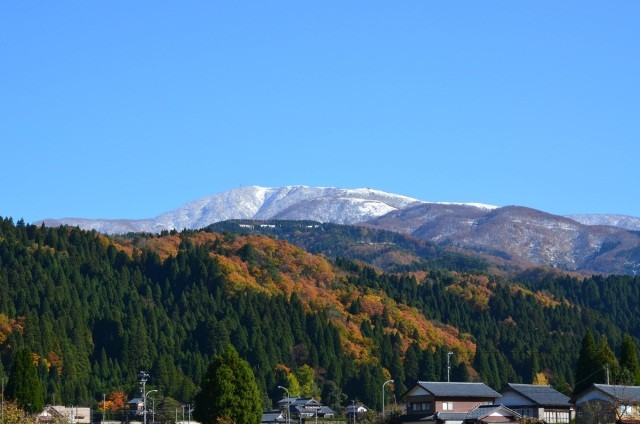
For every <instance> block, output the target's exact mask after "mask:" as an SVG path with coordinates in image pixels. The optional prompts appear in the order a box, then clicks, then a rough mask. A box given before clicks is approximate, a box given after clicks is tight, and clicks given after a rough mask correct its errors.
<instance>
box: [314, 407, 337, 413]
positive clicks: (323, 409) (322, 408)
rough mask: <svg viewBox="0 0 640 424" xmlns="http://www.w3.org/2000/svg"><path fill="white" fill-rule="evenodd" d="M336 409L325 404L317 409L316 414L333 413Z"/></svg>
mask: <svg viewBox="0 0 640 424" xmlns="http://www.w3.org/2000/svg"><path fill="white" fill-rule="evenodd" d="M335 413H336V411H334V410H333V409H331V408H329V407H328V406H326V405H322V407H321V408H320V409H318V414H335Z"/></svg>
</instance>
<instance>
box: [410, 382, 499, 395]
mask: <svg viewBox="0 0 640 424" xmlns="http://www.w3.org/2000/svg"><path fill="white" fill-rule="evenodd" d="M418 384H419V385H420V386H421V387H422V388H423V389H425V390H427V391H428V392H430V393H432V394H433V395H434V396H437V397H447V396H451V397H453V396H455V397H470V398H494V399H497V398H499V397H500V396H501V395H500V393H498V392H496V391H495V390H493V389H492V388H491V387H489V386H487V385H486V384H484V383H444V382H432V381H418Z"/></svg>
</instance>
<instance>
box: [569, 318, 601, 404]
mask: <svg viewBox="0 0 640 424" xmlns="http://www.w3.org/2000/svg"><path fill="white" fill-rule="evenodd" d="M599 369H600V365H599V364H598V352H597V349H596V341H595V339H594V338H593V335H592V334H591V331H589V330H587V332H586V333H585V335H584V337H583V338H582V345H581V347H580V356H579V357H578V363H577V365H576V374H575V382H576V384H575V387H574V389H573V393H574V394H578V393H580V392H582V391H583V390H585V389H586V388H588V387H589V386H591V384H593V383H595V382H597V378H598V371H599Z"/></svg>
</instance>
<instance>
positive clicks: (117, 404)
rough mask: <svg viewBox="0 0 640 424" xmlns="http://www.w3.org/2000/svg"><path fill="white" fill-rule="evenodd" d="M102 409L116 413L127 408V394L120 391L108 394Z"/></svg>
mask: <svg viewBox="0 0 640 424" xmlns="http://www.w3.org/2000/svg"><path fill="white" fill-rule="evenodd" d="M104 407H105V408H106V410H108V411H118V410H121V409H125V408H126V407H127V394H126V393H125V392H121V391H115V392H111V393H109V395H108V396H107V401H106V402H105V405H104Z"/></svg>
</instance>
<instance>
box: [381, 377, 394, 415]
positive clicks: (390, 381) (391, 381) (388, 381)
mask: <svg viewBox="0 0 640 424" xmlns="http://www.w3.org/2000/svg"><path fill="white" fill-rule="evenodd" d="M387 383H393V380H387V381H385V382H384V383H382V418H384V386H385V385H386V384H387Z"/></svg>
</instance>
